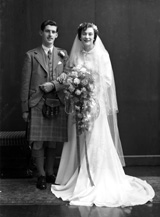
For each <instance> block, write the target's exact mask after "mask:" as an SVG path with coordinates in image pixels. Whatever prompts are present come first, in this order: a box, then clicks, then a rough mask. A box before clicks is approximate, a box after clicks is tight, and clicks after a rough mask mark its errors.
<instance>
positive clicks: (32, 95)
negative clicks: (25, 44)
mask: <svg viewBox="0 0 160 217" xmlns="http://www.w3.org/2000/svg"><path fill="white" fill-rule="evenodd" d="M52 53H53V73H54V74H55V75H56V78H57V77H58V76H59V75H60V74H61V73H62V72H63V70H64V66H65V64H66V61H67V59H68V54H67V52H66V51H65V50H62V49H60V48H57V47H53V51H52ZM47 81H49V72H48V69H47V67H46V63H45V53H44V50H43V48H42V47H38V48H35V49H33V50H30V51H28V52H27V53H26V54H25V59H24V65H23V69H22V88H21V105H22V112H28V111H29V109H30V108H31V107H33V106H35V105H37V103H38V102H39V101H40V100H41V98H42V97H43V95H44V93H43V91H42V90H41V89H40V87H39V86H40V85H41V84H43V83H45V82H47ZM52 82H53V83H54V85H55V90H56V92H57V94H58V97H59V99H60V100H61V101H62V102H63V100H64V94H63V88H64V87H63V85H62V84H60V83H59V82H58V81H57V80H56V79H55V80H53V81H52Z"/></svg>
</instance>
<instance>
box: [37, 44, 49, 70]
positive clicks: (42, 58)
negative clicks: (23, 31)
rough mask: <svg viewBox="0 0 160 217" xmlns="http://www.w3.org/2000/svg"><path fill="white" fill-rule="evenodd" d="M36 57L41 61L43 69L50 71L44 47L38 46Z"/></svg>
mask: <svg viewBox="0 0 160 217" xmlns="http://www.w3.org/2000/svg"><path fill="white" fill-rule="evenodd" d="M34 54H35V59H36V60H37V61H38V62H39V64H40V65H41V66H42V67H43V69H44V70H45V71H46V72H47V73H48V70H47V66H46V63H45V53H44V51H43V48H42V47H38V48H37V49H36V50H35V51H34Z"/></svg>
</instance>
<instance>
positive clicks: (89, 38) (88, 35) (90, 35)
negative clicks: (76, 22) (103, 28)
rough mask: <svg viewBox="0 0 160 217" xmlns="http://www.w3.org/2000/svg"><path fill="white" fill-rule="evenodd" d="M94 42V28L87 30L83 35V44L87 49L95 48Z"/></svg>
mask: <svg viewBox="0 0 160 217" xmlns="http://www.w3.org/2000/svg"><path fill="white" fill-rule="evenodd" d="M93 41H94V30H93V28H92V27H89V28H87V29H86V30H85V31H82V33H81V42H82V44H83V46H84V48H85V47H93Z"/></svg>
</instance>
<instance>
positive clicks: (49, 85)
mask: <svg viewBox="0 0 160 217" xmlns="http://www.w3.org/2000/svg"><path fill="white" fill-rule="evenodd" d="M40 88H41V90H43V91H44V92H45V93H48V92H51V91H52V90H53V89H54V84H53V83H51V82H46V83H44V84H42V85H40Z"/></svg>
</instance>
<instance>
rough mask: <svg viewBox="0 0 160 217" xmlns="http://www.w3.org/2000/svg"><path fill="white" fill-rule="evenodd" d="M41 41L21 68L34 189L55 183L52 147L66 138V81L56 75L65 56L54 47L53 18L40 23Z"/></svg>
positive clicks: (23, 114)
mask: <svg viewBox="0 0 160 217" xmlns="http://www.w3.org/2000/svg"><path fill="white" fill-rule="evenodd" d="M40 36H41V38H42V44H41V46H40V47H37V48H35V49H33V50H30V51H28V52H27V53H26V55H25V60H24V65H23V70H22V90H21V103H22V117H23V119H24V121H25V122H27V126H28V129H27V138H28V140H29V142H30V144H31V148H32V156H33V157H34V158H35V163H36V167H37V171H38V173H39V174H38V179H37V185H36V186H37V188H39V189H41V190H43V189H46V187H47V184H46V183H54V181H55V175H54V170H53V169H54V161H55V150H56V145H57V144H58V142H62V143H63V142H66V141H67V115H66V113H65V111H64V94H63V89H64V88H65V84H60V83H59V82H58V81H57V77H58V76H60V75H61V74H62V73H63V69H64V66H65V64H66V61H67V58H68V55H67V52H66V51H65V50H62V49H60V48H57V47H55V46H54V41H55V39H56V38H57V37H58V26H57V24H56V22H54V21H52V20H45V21H44V22H43V23H42V24H41V29H40Z"/></svg>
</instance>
